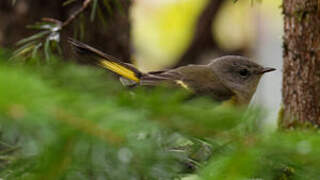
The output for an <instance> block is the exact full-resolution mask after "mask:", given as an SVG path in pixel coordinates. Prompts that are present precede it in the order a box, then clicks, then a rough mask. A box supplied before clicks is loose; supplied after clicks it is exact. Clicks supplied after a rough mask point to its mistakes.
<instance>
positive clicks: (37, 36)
mask: <svg viewBox="0 0 320 180" xmlns="http://www.w3.org/2000/svg"><path fill="white" fill-rule="evenodd" d="M49 33H50V31H42V32H39V33H36V34H34V35H32V36H29V37H27V38H24V39H22V40H20V41H18V42H17V43H16V45H18V46H19V45H22V44H25V43H27V42H30V41H33V40H36V39H39V38H42V37H44V36H45V35H47V34H49Z"/></svg>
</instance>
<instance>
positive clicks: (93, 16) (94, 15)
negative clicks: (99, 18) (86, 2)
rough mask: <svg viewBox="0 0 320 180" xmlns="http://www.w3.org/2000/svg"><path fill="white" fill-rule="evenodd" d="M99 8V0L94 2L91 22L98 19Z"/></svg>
mask: <svg viewBox="0 0 320 180" xmlns="http://www.w3.org/2000/svg"><path fill="white" fill-rule="evenodd" d="M97 6H98V0H93V4H92V10H91V15H90V21H91V22H92V21H94V19H95V17H96V11H97Z"/></svg>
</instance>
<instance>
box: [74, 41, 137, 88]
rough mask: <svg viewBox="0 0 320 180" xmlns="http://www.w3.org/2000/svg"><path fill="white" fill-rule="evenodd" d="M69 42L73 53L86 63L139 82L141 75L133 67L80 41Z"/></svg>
mask: <svg viewBox="0 0 320 180" xmlns="http://www.w3.org/2000/svg"><path fill="white" fill-rule="evenodd" d="M69 42H70V43H71V44H72V45H73V48H74V50H75V52H76V53H77V54H78V55H79V56H80V58H82V59H85V60H86V62H89V63H93V64H96V65H99V66H101V67H103V68H105V69H108V70H110V71H112V72H114V73H116V74H118V75H120V76H121V77H124V78H126V79H128V80H131V81H134V82H136V83H139V82H140V78H141V77H142V76H143V73H142V72H140V71H139V70H138V69H137V68H135V67H134V66H133V65H131V64H127V63H123V62H121V60H119V59H117V58H115V57H113V56H111V55H108V54H105V53H103V52H101V51H99V50H97V49H95V48H93V47H91V46H89V45H87V44H84V43H82V42H80V41H77V40H74V39H69Z"/></svg>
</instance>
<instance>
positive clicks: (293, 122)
mask: <svg viewBox="0 0 320 180" xmlns="http://www.w3.org/2000/svg"><path fill="white" fill-rule="evenodd" d="M319 5H320V4H319V3H318V0H284V1H283V13H284V33H285V34H284V37H283V40H284V42H283V85H282V86H283V89H282V95H283V108H284V109H283V116H282V121H281V122H280V126H282V127H286V128H288V127H296V126H298V125H301V124H312V125H320V7H319Z"/></svg>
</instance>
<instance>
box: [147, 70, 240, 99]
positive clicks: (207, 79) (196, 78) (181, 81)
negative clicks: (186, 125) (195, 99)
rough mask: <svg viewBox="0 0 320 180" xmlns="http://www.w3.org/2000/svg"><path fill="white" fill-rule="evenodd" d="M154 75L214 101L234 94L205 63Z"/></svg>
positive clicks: (229, 97) (228, 97)
mask: <svg viewBox="0 0 320 180" xmlns="http://www.w3.org/2000/svg"><path fill="white" fill-rule="evenodd" d="M153 75H155V74H153ZM156 77H157V78H158V77H162V78H166V79H169V80H170V81H171V82H174V83H175V84H177V85H179V86H180V87H182V88H185V89H189V90H191V91H193V92H194V93H195V94H198V95H207V96H211V97H212V98H213V99H215V100H216V101H224V100H229V99H231V98H232V97H233V96H234V95H235V94H234V93H233V92H232V91H231V90H230V89H229V88H227V87H226V86H225V85H224V84H223V83H222V82H221V81H220V79H219V78H218V77H217V75H216V74H214V73H213V71H212V70H211V69H210V68H209V67H208V66H205V65H188V66H183V67H179V68H176V69H171V70H168V71H164V72H161V73H158V74H156ZM142 82H143V80H142Z"/></svg>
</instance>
